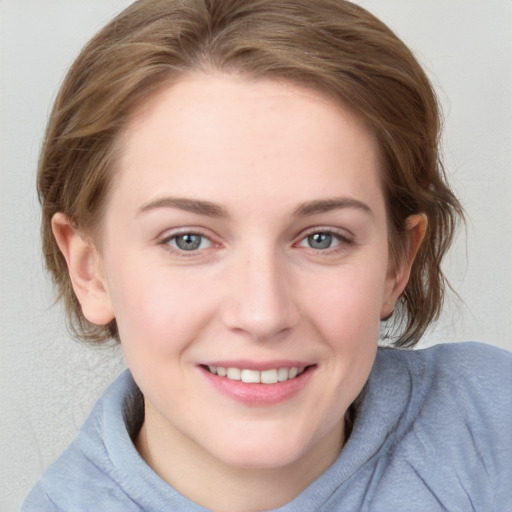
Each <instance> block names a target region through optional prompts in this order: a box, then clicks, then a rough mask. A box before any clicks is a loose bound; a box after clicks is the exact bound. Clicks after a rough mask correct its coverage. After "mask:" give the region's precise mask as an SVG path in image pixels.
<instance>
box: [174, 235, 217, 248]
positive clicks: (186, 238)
mask: <svg viewBox="0 0 512 512" xmlns="http://www.w3.org/2000/svg"><path fill="white" fill-rule="evenodd" d="M165 243H166V244H169V245H170V246H172V247H175V248H176V249H179V250H180V251H188V252H190V251H197V250H198V249H206V248H207V247H210V246H211V245H212V243H211V241H210V240H209V239H208V238H206V237H205V236H203V235H198V234H197V233H182V234H180V235H174V236H173V237H171V238H168V239H167V240H166V241H165Z"/></svg>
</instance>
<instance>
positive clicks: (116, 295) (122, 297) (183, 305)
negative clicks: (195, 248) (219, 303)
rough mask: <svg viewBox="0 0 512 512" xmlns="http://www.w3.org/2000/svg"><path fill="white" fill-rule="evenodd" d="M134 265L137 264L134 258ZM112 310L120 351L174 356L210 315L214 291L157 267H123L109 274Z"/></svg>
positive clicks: (129, 263)
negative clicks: (118, 336)
mask: <svg viewBox="0 0 512 512" xmlns="http://www.w3.org/2000/svg"><path fill="white" fill-rule="evenodd" d="M134 260H138V258H134ZM111 276H112V279H111V281H110V282H109V287H110V292H111V299H112V307H113V310H114V314H115V317H116V321H117V324H118V329H119V334H120V338H121V342H122V345H123V347H124V349H125V352H126V351H129V350H135V351H137V352H141V353H142V352H147V353H148V354H149V355H151V354H153V353H154V356H155V357H158V355H163V354H164V353H165V352H169V353H171V352H175V351H176V350H177V349H179V347H180V346H182V345H185V344H186V343H187V341H188V340H189V339H191V338H192V337H193V336H194V335H195V334H196V333H197V332H198V331H200V330H201V329H202V328H203V326H204V325H205V323H207V320H208V319H209V318H210V316H211V314H212V310H213V308H212V304H213V303H214V302H215V298H214V297H213V295H214V293H213V291H214V290H215V288H211V287H205V286H204V281H198V280H197V279H191V276H189V275H188V274H187V273H186V272H185V273H184V272H171V269H170V268H169V267H163V266H162V265H161V264H151V262H150V263H149V264H148V262H145V261H143V259H142V261H133V260H132V261H126V264H123V266H122V267H117V268H116V269H114V271H113V272H112V273H111Z"/></svg>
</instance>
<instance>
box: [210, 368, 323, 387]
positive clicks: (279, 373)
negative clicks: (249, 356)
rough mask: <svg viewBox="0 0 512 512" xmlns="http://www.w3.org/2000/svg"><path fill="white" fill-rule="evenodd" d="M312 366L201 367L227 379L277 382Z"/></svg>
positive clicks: (291, 378)
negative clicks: (255, 368) (260, 367)
mask: <svg viewBox="0 0 512 512" xmlns="http://www.w3.org/2000/svg"><path fill="white" fill-rule="evenodd" d="M313 366H315V365H309V366H293V367H291V368H288V367H281V368H271V369H268V370H262V371H258V370H252V369H248V368H236V367H224V366H212V365H203V368H204V369H205V370H207V371H208V372H209V373H211V374H212V375H217V376H219V377H224V378H226V379H228V380H234V381H241V382H244V383H246V384H277V383H279V382H286V381H289V380H293V379H296V378H297V377H299V376H300V375H302V374H303V373H304V372H306V371H308V370H309V369H310V368H312V367H313Z"/></svg>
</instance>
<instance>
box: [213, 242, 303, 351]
mask: <svg viewBox="0 0 512 512" xmlns="http://www.w3.org/2000/svg"><path fill="white" fill-rule="evenodd" d="M229 273H230V275H229V277H228V281H229V286H228V288H227V295H226V301H225V305H224V308H223V313H222V316H223V322H224V325H225V326H226V327H227V328H228V329H230V330H235V331H238V332H242V333H246V334H247V335H248V336H250V337H251V338H253V339H255V340H258V341H265V340H270V339H272V338H276V337H278V336H280V335H283V334H284V333H285V332H286V331H290V330H291V329H293V327H294V326H295V325H296V324H297V323H298V320H299V311H298V308H297V304H296V300H295V297H294V295H293V291H292V289H291V283H290V279H289V269H288V268H287V267H286V263H285V262H284V261H283V258H280V257H279V256H278V255H277V254H276V252H275V251H273V250H267V251H263V250H260V251H258V252H252V253H251V254H250V255H247V256H246V257H240V258H238V259H237V261H236V262H234V263H233V265H232V266H231V268H230V272H229Z"/></svg>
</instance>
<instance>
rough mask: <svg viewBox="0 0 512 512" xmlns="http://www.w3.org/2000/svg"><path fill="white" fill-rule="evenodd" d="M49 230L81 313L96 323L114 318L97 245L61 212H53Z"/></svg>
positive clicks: (99, 323)
mask: <svg viewBox="0 0 512 512" xmlns="http://www.w3.org/2000/svg"><path fill="white" fill-rule="evenodd" d="M52 231H53V236H54V237H55V240H56V242H57V245H58V246H59V249H60V251H61V253H62V255H63V256H64V259H65V260H66V263H67V265H68V272H69V277H70V279H71V284H72V285H73V290H74V292H75V295H76V297H77V299H78V301H79V302H80V305H81V307H82V313H83V315H84V316H85V318H86V319H87V320H89V322H92V323H94V324H96V325H106V324H108V323H109V322H110V321H111V320H113V319H114V314H113V311H112V306H111V302H110V295H109V292H108V286H107V284H106V281H105V278H104V276H103V274H102V271H101V258H100V255H99V253H98V251H97V249H96V248H95V247H94V245H93V244H92V243H91V242H89V241H87V240H86V239H84V237H83V235H82V234H81V233H80V231H79V230H78V229H76V228H75V227H74V226H73V225H72V223H71V221H70V219H69V218H68V217H67V216H66V215H64V214H63V213H56V214H55V215H54V216H53V218H52Z"/></svg>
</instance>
